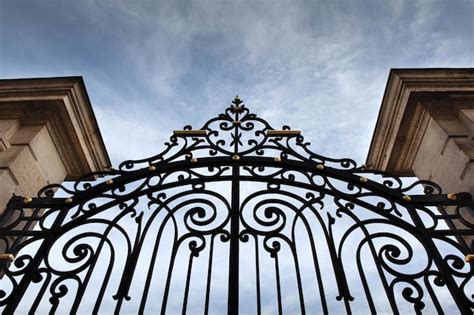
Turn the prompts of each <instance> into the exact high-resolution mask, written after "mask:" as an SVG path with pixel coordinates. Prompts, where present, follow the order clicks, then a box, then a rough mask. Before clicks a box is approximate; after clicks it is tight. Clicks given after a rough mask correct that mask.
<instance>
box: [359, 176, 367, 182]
mask: <svg viewBox="0 0 474 315" xmlns="http://www.w3.org/2000/svg"><path fill="white" fill-rule="evenodd" d="M359 180H360V181H361V182H363V183H367V178H365V177H361V178H359Z"/></svg>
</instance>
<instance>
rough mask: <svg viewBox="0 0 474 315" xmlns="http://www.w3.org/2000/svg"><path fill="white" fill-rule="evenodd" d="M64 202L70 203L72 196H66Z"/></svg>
mask: <svg viewBox="0 0 474 315" xmlns="http://www.w3.org/2000/svg"><path fill="white" fill-rule="evenodd" d="M64 203H72V198H66V199H65V200H64Z"/></svg>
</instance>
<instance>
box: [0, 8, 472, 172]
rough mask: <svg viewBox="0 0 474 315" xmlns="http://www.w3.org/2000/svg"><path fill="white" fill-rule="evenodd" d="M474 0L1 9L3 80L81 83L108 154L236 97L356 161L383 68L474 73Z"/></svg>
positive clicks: (147, 145) (197, 120) (152, 149)
mask: <svg viewBox="0 0 474 315" xmlns="http://www.w3.org/2000/svg"><path fill="white" fill-rule="evenodd" d="M473 16H474V2H473V1H463V0H449V1H448V0H446V1H442V0H438V1H436V0H434V1H412V0H410V1H207V2H206V1H200V2H197V1H196V2H193V1H179V2H178V1H177V2H173V1H161V2H160V1H118V0H113V1H22V0H19V1H6V0H0V77H1V78H24V77H56V76H83V77H84V80H85V83H86V87H87V91H88V93H89V96H90V99H91V101H92V105H93V108H94V111H95V114H96V116H97V119H98V122H99V126H100V129H101V132H102V135H103V137H104V140H105V144H106V146H107V149H108V151H109V154H110V157H111V159H112V161H113V163H114V165H116V164H117V163H118V162H120V161H122V160H124V159H129V158H138V157H145V156H148V155H152V154H154V153H156V152H157V151H159V150H160V149H161V147H162V143H163V142H164V141H165V140H167V138H168V137H169V135H170V133H171V131H172V130H173V129H180V128H181V127H182V126H184V125H186V124H188V123H189V124H192V125H193V126H194V127H200V126H201V125H202V124H203V123H204V122H205V121H206V120H207V119H208V118H210V117H211V116H213V115H216V114H218V113H220V112H221V111H222V110H223V109H224V108H225V107H226V106H227V105H228V104H229V103H230V101H231V100H232V99H233V97H234V96H235V95H236V94H239V95H240V96H241V97H242V98H243V99H244V101H245V103H246V104H247V106H248V107H250V109H252V110H253V111H254V112H255V113H257V114H259V115H260V116H262V117H264V118H266V119H268V120H269V121H270V123H271V124H272V125H273V126H274V128H280V127H281V126H282V125H283V124H289V125H290V126H292V127H293V128H294V129H301V130H302V131H303V134H304V135H305V138H306V140H308V141H311V142H312V144H313V147H312V148H313V150H314V151H316V152H318V153H322V154H326V155H330V156H333V157H352V158H354V159H356V160H357V161H359V162H364V161H365V158H366V155H367V151H368V147H369V144H370V140H371V136H372V132H373V129H374V126H375V121H376V118H377V114H378V111H379V107H380V103H381V100H382V95H383V92H384V89H385V84H386V81H387V77H388V73H389V70H390V68H425V67H472V66H473V64H474V60H473V56H474V54H473V51H474V39H473V36H474V35H473V34H474V22H473V20H474V17H473Z"/></svg>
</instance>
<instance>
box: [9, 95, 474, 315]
mask: <svg viewBox="0 0 474 315" xmlns="http://www.w3.org/2000/svg"><path fill="white" fill-rule="evenodd" d="M165 145H166V149H165V150H164V151H163V152H161V153H160V154H158V155H155V156H153V157H151V158H148V159H143V160H134V161H132V160H130V161H125V162H123V163H122V164H120V166H119V169H118V170H115V169H111V170H110V171H108V172H101V173H94V174H90V175H88V176H86V177H84V178H85V179H84V180H78V181H76V182H74V185H71V186H64V185H59V184H54V185H49V186H47V187H45V188H43V189H42V190H41V191H40V192H39V193H38V197H35V198H28V197H26V198H24V197H13V198H12V199H11V201H10V203H9V205H8V208H7V209H6V211H5V212H4V214H3V217H2V218H1V222H2V227H1V229H0V247H1V250H2V252H4V253H9V254H14V255H16V259H14V261H13V262H11V263H10V262H8V260H2V261H1V266H0V274H1V276H2V279H1V280H0V285H1V291H0V307H1V309H2V310H3V313H5V314H11V313H14V312H29V313H35V312H40V313H42V312H44V311H45V310H47V311H49V312H52V313H55V312H56V313H111V312H115V313H120V312H124V313H125V312H130V313H137V312H139V313H144V312H149V313H158V312H161V313H175V312H182V313H186V312H189V313H202V312H204V313H206V314H207V313H212V312H218V313H222V311H225V310H227V311H228V313H230V314H237V313H239V309H240V312H241V313H257V314H261V313H263V312H278V313H283V312H286V313H316V312H319V313H329V312H335V313H351V312H355V313H358V312H364V313H368V312H371V313H376V312H393V313H405V312H410V313H413V312H416V313H421V312H425V311H426V312H427V313H428V312H431V313H435V312H436V313H443V312H446V313H449V312H451V311H452V310H456V311H460V312H462V313H464V314H468V313H472V311H473V307H474V302H473V296H472V294H473V292H474V283H473V280H472V275H473V267H474V266H473V263H472V262H471V263H468V262H465V261H464V259H465V257H467V256H468V255H469V254H470V253H471V252H472V250H473V249H470V248H469V247H468V245H467V240H470V239H473V235H474V232H473V228H474V224H473V222H472V213H473V212H472V211H473V210H472V199H471V196H470V195H469V194H467V193H459V194H448V195H446V194H443V193H442V192H441V189H440V187H439V186H438V185H436V184H435V183H432V182H428V181H417V182H414V183H412V184H410V185H407V186H406V187H405V183H404V182H402V180H401V179H399V178H397V177H395V176H391V175H389V174H385V173H380V172H373V171H368V170H366V168H365V167H364V166H362V167H358V166H357V165H356V163H355V162H354V161H353V160H351V159H331V158H327V157H323V156H321V155H318V154H315V153H313V152H311V151H310V150H309V143H307V142H305V141H304V138H303V136H301V135H300V133H299V132H298V131H295V130H291V129H290V128H289V127H288V126H284V127H283V128H282V130H275V129H273V128H272V127H271V126H270V125H269V124H268V123H267V122H266V121H265V120H263V119H261V118H259V117H258V116H256V115H255V114H252V113H250V112H249V110H248V109H247V108H246V106H245V105H243V103H242V101H241V100H240V99H239V98H238V97H236V98H235V99H234V101H233V102H232V105H231V106H230V107H229V108H227V109H226V110H225V113H223V114H220V115H219V116H218V117H216V118H213V119H211V120H209V121H208V122H207V123H206V124H205V125H204V126H203V127H202V128H201V129H199V130H193V129H192V127H191V126H186V127H184V130H181V131H175V133H174V135H173V136H171V137H170V141H169V142H167V143H166V144H165ZM97 175H101V176H105V177H104V180H102V181H99V180H96V181H92V182H89V181H87V180H86V178H89V179H90V178H91V177H92V176H97ZM54 192H56V193H54ZM417 192H419V193H421V194H417ZM59 196H62V197H59ZM449 207H451V208H452V211H445V210H446V209H447V208H449ZM447 213H449V214H447ZM470 219H471V221H469V220H470ZM454 225H456V226H457V229H453V227H454ZM4 258H12V257H10V256H8V257H7V256H5V257H4Z"/></svg>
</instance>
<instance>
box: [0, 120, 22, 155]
mask: <svg viewBox="0 0 474 315" xmlns="http://www.w3.org/2000/svg"><path fill="white" fill-rule="evenodd" d="M19 128H20V122H19V120H18V119H0V152H2V151H5V150H7V149H8V148H9V147H10V145H11V144H10V139H11V137H12V136H13V135H14V134H15V133H16V131H17V130H18V129H19Z"/></svg>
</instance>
